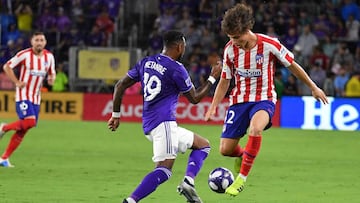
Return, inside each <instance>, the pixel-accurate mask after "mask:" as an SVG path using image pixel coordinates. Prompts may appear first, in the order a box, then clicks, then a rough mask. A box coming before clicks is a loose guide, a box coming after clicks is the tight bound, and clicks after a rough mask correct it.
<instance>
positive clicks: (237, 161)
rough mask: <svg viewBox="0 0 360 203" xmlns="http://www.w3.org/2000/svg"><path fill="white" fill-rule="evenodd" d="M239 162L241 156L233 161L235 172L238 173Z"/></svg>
mask: <svg viewBox="0 0 360 203" xmlns="http://www.w3.org/2000/svg"><path fill="white" fill-rule="evenodd" d="M241 162H242V156H241V157H236V158H235V162H234V170H235V174H239V173H240V168H241Z"/></svg>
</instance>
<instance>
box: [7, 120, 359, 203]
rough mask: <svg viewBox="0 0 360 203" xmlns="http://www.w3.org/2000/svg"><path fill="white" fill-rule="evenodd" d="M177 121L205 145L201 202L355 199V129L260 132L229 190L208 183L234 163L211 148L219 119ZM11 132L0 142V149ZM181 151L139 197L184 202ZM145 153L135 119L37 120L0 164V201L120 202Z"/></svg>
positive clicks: (147, 165) (145, 167)
mask: <svg viewBox="0 0 360 203" xmlns="http://www.w3.org/2000/svg"><path fill="white" fill-rule="evenodd" d="M182 126H184V127H186V128H188V129H191V130H193V131H194V132H196V133H198V134H200V135H203V136H205V137H207V138H208V139H209V140H210V142H211V144H212V151H211V153H210V155H209V157H208V159H207V160H206V162H205V163H204V167H203V169H202V171H201V172H200V174H199V175H198V177H197V179H196V188H197V190H198V193H199V195H200V196H201V197H202V199H203V201H204V202H205V203H230V202H237V203H239V202H240V203H241V202H246V203H279V202H281V203H314V202H316V203H332V202H334V203H338V202H347V203H352V202H354V203H355V202H359V198H360V192H359V189H360V158H359V155H360V132H359V131H357V132H348V131H320V130H295V129H281V128H272V129H270V130H268V131H265V132H264V136H263V143H262V148H261V150H260V153H259V155H258V157H257V159H256V161H255V165H254V167H253V168H252V171H251V172H250V176H249V177H248V181H247V183H246V186H245V190H244V191H243V192H242V193H240V195H239V196H237V197H228V196H226V195H222V194H217V193H214V192H212V191H211V190H210V189H209V187H208V185H207V177H208V173H209V172H210V171H211V170H212V169H213V168H215V167H218V166H223V167H227V168H229V169H232V168H233V159H231V158H228V157H222V156H221V155H220V154H219V152H218V147H219V134H220V132H221V129H222V126H197V125H182ZM11 134H12V132H9V133H7V134H6V135H5V137H4V138H3V139H2V140H1V141H0V152H1V153H2V151H3V150H4V148H5V146H6V145H7V144H8V141H9V139H10V137H11ZM245 139H246V138H245ZM245 141H246V140H242V141H241V144H242V146H243V145H244V143H245ZM187 155H188V153H186V154H180V155H179V156H178V159H177V160H176V162H175V166H174V168H173V176H172V178H171V179H170V180H169V181H168V182H166V183H164V184H162V185H161V186H160V187H159V188H158V189H157V190H156V191H155V192H154V193H153V194H151V195H150V196H148V197H147V198H146V199H144V200H143V201H142V202H144V203H166V202H171V203H181V202H186V201H185V199H184V198H183V197H182V196H179V195H178V193H177V192H176V186H177V185H178V183H179V182H180V181H181V179H182V178H183V175H184V172H185V168H186V165H185V164H186V161H187ZM151 156H152V148H151V143H150V142H149V141H148V140H147V139H146V138H145V137H144V136H143V133H142V129H141V124H137V123H122V124H121V126H120V128H119V129H118V131H116V132H110V131H109V130H108V129H107V126H106V122H74V121H71V122H70V121H69V122H67V121H61V122H60V121H44V120H40V121H39V123H38V127H37V128H35V129H32V130H31V131H30V132H29V133H28V135H27V136H26V137H25V139H24V141H23V143H22V145H21V146H20V147H19V149H18V150H17V151H16V152H15V153H14V154H13V156H12V157H11V162H12V164H14V165H15V168H0V202H1V203H33V202H34V203H57V202H59V203H60V202H61V203H82V202H86V203H93V202H94V203H95V202H101V203H115V202H122V199H123V198H124V197H127V196H128V195H129V194H130V193H131V192H132V191H133V189H134V188H135V187H136V186H137V185H138V183H139V182H140V181H141V179H142V178H143V177H144V175H145V174H146V173H148V172H149V171H150V170H152V168H153V167H154V164H153V163H152V161H151Z"/></svg>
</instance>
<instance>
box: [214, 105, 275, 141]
mask: <svg viewBox="0 0 360 203" xmlns="http://www.w3.org/2000/svg"><path fill="white" fill-rule="evenodd" d="M259 110H264V111H266V112H268V114H269V117H270V120H269V123H268V125H267V126H266V127H265V130H266V129H268V128H270V127H271V125H272V124H271V118H272V117H273V115H274V111H275V104H274V103H273V102H271V101H267V100H265V101H259V102H247V103H240V104H234V105H232V106H230V107H229V109H228V110H227V112H226V116H225V121H224V126H223V132H222V134H221V137H222V138H239V137H243V136H244V135H245V134H246V131H247V129H248V127H249V125H250V120H251V118H252V117H253V116H254V114H255V113H256V112H258V111H259Z"/></svg>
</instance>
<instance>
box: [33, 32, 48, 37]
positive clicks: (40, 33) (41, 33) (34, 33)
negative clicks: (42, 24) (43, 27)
mask: <svg viewBox="0 0 360 203" xmlns="http://www.w3.org/2000/svg"><path fill="white" fill-rule="evenodd" d="M37 35H44V36H45V33H44V32H42V31H34V32H33V33H32V34H31V37H34V36H37Z"/></svg>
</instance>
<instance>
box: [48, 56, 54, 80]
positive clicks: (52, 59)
mask: <svg viewBox="0 0 360 203" xmlns="http://www.w3.org/2000/svg"><path fill="white" fill-rule="evenodd" d="M49 56H50V61H49V62H50V66H49V70H48V75H49V76H50V77H52V78H55V76H56V71H55V57H54V55H53V54H49Z"/></svg>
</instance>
